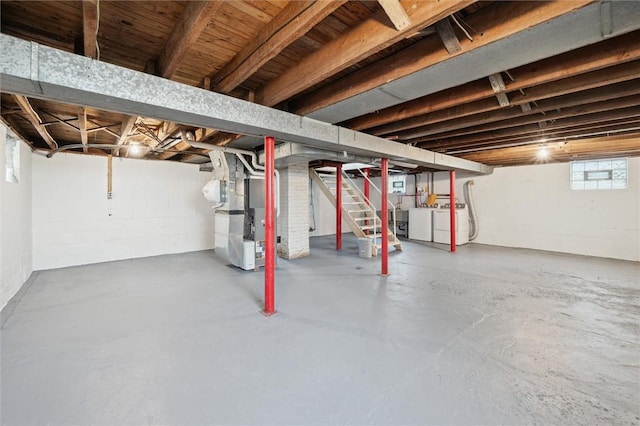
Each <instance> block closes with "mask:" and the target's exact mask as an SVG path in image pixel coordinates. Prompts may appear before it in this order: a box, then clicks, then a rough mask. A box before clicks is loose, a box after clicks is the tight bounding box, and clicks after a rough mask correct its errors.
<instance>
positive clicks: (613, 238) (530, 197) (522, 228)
mask: <svg viewBox="0 0 640 426" xmlns="http://www.w3.org/2000/svg"><path fill="white" fill-rule="evenodd" d="M628 167H629V168H628V187H627V188H626V189H612V190H599V191H598V190H591V191H575V190H572V189H571V187H570V183H569V178H570V173H569V168H570V163H555V164H541V165H534V166H520V167H503V168H496V169H495V171H494V172H493V174H492V175H488V176H474V177H470V176H465V175H463V174H460V175H459V176H458V179H457V180H456V194H457V197H458V198H459V199H460V200H464V196H463V193H462V189H463V184H464V183H465V182H466V181H467V180H469V179H473V181H474V186H473V193H474V200H475V204H476V209H477V212H478V219H479V222H480V232H479V233H478V238H477V239H476V240H475V242H477V243H484V244H492V245H498V246H507V247H522V248H532V249H540V250H548V251H557V252H563V253H573V254H581V255H588V256H598V257H608V258H614V259H622V260H632V261H640V158H639V157H633V158H629V159H628ZM435 183H436V190H437V191H442V192H445V191H446V192H448V191H449V189H448V175H447V174H445V173H437V174H436V180H435Z"/></svg>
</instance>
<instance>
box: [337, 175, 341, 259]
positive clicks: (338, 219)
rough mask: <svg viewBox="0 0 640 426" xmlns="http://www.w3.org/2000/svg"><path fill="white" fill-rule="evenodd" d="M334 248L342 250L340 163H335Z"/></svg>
mask: <svg viewBox="0 0 640 426" xmlns="http://www.w3.org/2000/svg"><path fill="white" fill-rule="evenodd" d="M336 250H342V164H340V163H338V164H337V165H336Z"/></svg>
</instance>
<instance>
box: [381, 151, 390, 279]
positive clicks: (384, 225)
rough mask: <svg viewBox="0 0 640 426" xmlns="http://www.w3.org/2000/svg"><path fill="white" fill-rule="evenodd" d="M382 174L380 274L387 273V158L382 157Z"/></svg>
mask: <svg viewBox="0 0 640 426" xmlns="http://www.w3.org/2000/svg"><path fill="white" fill-rule="evenodd" d="M381 165H382V175H381V176H380V192H381V193H382V194H381V195H382V217H381V218H380V219H382V232H381V234H382V235H381V236H380V238H382V256H381V257H382V275H383V276H387V275H389V194H388V192H389V184H388V183H387V180H388V174H389V159H387V158H383V159H382V164H381Z"/></svg>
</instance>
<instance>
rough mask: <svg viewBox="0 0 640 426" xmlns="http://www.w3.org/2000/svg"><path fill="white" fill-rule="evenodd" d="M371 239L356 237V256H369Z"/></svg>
mask: <svg viewBox="0 0 640 426" xmlns="http://www.w3.org/2000/svg"><path fill="white" fill-rule="evenodd" d="M371 247H372V244H371V239H369V238H358V256H360V257H371Z"/></svg>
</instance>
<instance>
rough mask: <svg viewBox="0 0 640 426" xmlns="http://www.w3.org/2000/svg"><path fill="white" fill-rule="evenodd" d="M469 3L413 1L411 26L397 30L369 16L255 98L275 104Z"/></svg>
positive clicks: (409, 13) (278, 78)
mask: <svg viewBox="0 0 640 426" xmlns="http://www.w3.org/2000/svg"><path fill="white" fill-rule="evenodd" d="M472 3H473V0H450V1H444V2H430V1H429V2H426V1H425V2H422V1H421V2H415V3H414V6H415V7H413V8H411V9H410V10H409V11H407V13H408V15H409V18H410V19H411V25H409V26H407V27H405V28H404V29H402V30H400V31H397V30H395V29H393V28H389V27H387V26H386V25H384V24H382V23H381V21H380V19H379V17H373V18H371V19H368V20H366V21H364V22H363V23H362V24H360V25H358V26H357V27H355V28H354V29H352V30H351V31H349V32H348V33H346V34H345V35H343V36H341V37H338V38H337V39H334V40H332V41H330V42H329V43H327V44H326V45H325V46H324V47H323V48H321V49H320V50H318V51H316V52H314V53H312V54H310V55H309V56H307V57H305V58H304V59H302V60H301V61H300V62H299V63H298V64H297V65H295V66H294V67H292V68H290V69H289V70H287V71H286V72H284V73H283V74H282V75H280V76H278V77H276V78H275V79H273V80H272V81H271V82H269V83H268V84H267V85H266V86H264V87H263V88H262V89H260V90H259V91H258V92H257V93H256V100H257V102H258V103H261V104H263V105H268V106H273V105H276V104H278V103H280V102H282V101H284V100H286V99H289V98H291V97H292V96H294V95H296V94H297V93H300V92H301V91H303V90H305V89H307V88H309V87H311V86H313V85H315V84H317V83H319V82H321V81H322V80H324V79H326V78H328V77H330V76H332V75H334V74H336V73H338V72H340V71H342V70H344V69H345V68H347V67H349V66H351V65H354V64H356V63H358V62H360V61H361V60H363V59H365V58H367V57H368V56H370V55H372V54H374V53H376V52H379V51H380V50H382V49H384V48H386V47H388V46H390V45H392V44H394V43H396V42H398V41H400V40H402V39H404V38H405V37H406V36H407V35H409V34H412V33H414V32H416V31H417V30H419V29H421V28H424V27H425V26H428V25H432V24H434V23H436V22H437V21H439V20H440V19H442V18H444V17H446V16H448V15H450V14H452V13H453V12H456V11H458V10H460V9H462V8H464V7H466V6H468V5H470V4H472Z"/></svg>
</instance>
